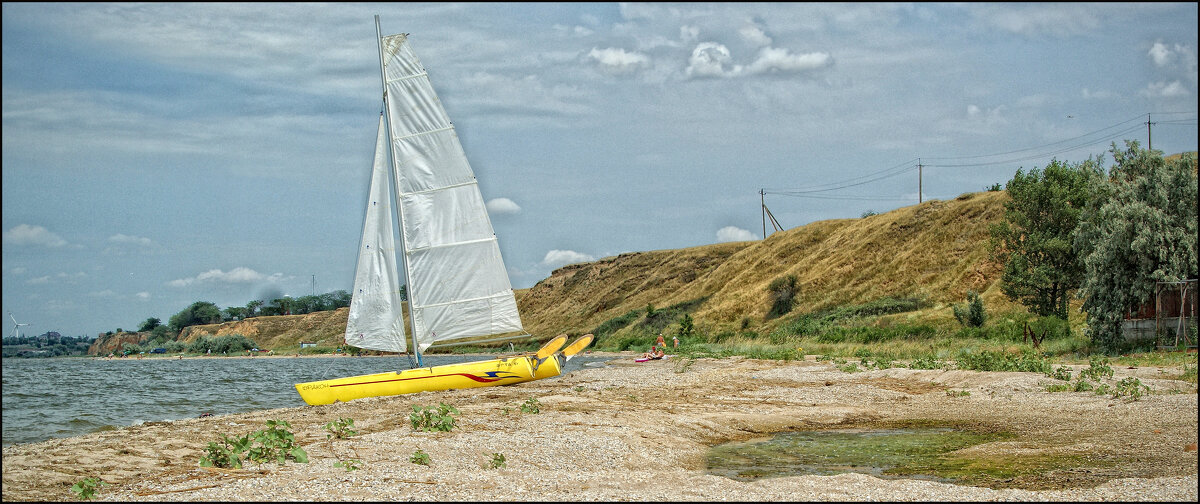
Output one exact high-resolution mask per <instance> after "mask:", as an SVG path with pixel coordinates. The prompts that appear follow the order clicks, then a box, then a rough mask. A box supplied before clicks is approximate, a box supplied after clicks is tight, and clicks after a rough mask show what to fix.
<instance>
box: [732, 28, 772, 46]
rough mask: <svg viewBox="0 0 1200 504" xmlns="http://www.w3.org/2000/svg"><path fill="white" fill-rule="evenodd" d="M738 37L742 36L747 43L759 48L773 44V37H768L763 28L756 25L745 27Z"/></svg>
mask: <svg viewBox="0 0 1200 504" xmlns="http://www.w3.org/2000/svg"><path fill="white" fill-rule="evenodd" d="M738 35H741V36H742V38H743V39H745V40H746V42H749V43H751V44H754V45H756V46H759V47H761V46H769V45H771V42H772V40H771V37H768V36H767V34H766V33H764V32H763V31H762V29H761V28H759V27H757V26H754V25H746V26H743V27H742V28H741V29H740V30H738Z"/></svg>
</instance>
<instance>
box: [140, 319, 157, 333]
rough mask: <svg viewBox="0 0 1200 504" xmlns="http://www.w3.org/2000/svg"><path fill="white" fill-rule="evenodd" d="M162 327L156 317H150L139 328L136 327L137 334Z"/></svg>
mask: <svg viewBox="0 0 1200 504" xmlns="http://www.w3.org/2000/svg"><path fill="white" fill-rule="evenodd" d="M160 325H162V321H161V320H159V319H158V318H156V317H150V318H148V319H146V321H145V322H142V325H141V327H138V332H146V331H153V330H154V328H155V327H158V326H160Z"/></svg>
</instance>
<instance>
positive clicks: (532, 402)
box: [521, 397, 542, 414]
mask: <svg viewBox="0 0 1200 504" xmlns="http://www.w3.org/2000/svg"><path fill="white" fill-rule="evenodd" d="M541 404H542V403H541V402H540V401H538V400H537V398H536V397H530V398H529V399H527V400H526V401H525V404H522V405H521V413H530V414H536V413H540V412H541V411H542V408H541Z"/></svg>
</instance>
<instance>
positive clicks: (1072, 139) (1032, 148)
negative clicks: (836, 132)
mask: <svg viewBox="0 0 1200 504" xmlns="http://www.w3.org/2000/svg"><path fill="white" fill-rule="evenodd" d="M1141 119H1142V115H1138V116H1137V117H1134V118H1132V119H1127V120H1124V121H1121V122H1119V123H1116V124H1114V125H1112V126H1107V127H1104V128H1101V129H1098V130H1096V131H1092V132H1090V133H1084V134H1082V135H1079V136H1077V137H1074V138H1068V139H1065V140H1059V141H1057V142H1053V143H1048V144H1045V145H1038V146H1034V147H1027V148H1024V149H1018V150H1014V151H1009V152H1000V153H996V154H982V155H978V156H951V157H923V158H922V159H977V158H985V157H994V156H1005V155H1008V154H1016V153H1018V152H1025V151H1030V150H1034V149H1041V148H1044V147H1050V146H1052V145H1058V144H1061V143H1064V142H1071V141H1074V140H1078V139H1081V138H1084V137H1087V136H1091V135H1094V134H1096V133H1100V132H1102V131H1105V130H1110V129H1113V128H1116V127H1119V126H1121V125H1124V124H1125V123H1128V122H1131V121H1141ZM1141 124H1144V123H1141V122H1139V123H1138V125H1139V126H1140V125H1141Z"/></svg>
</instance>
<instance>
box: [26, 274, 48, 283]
mask: <svg viewBox="0 0 1200 504" xmlns="http://www.w3.org/2000/svg"><path fill="white" fill-rule="evenodd" d="M25 283H26V284H28V285H45V284H48V283H50V275H46V276H40V277H37V278H30V279H29V280H26V281H25Z"/></svg>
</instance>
